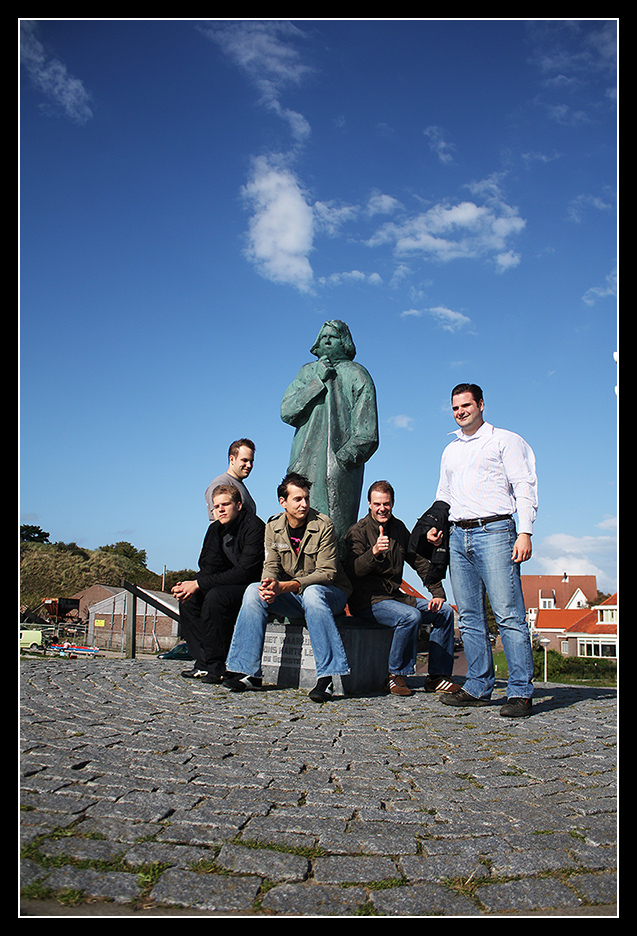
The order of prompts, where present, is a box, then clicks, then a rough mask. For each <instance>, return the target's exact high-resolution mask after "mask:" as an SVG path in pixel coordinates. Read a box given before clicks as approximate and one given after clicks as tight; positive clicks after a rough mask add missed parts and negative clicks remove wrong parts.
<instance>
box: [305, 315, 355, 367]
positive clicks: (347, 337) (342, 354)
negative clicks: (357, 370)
mask: <svg viewBox="0 0 637 936" xmlns="http://www.w3.org/2000/svg"><path fill="white" fill-rule="evenodd" d="M310 352H311V353H312V354H314V355H316V357H324V356H325V357H329V358H330V360H331V361H338V360H341V361H344V360H350V361H353V360H354V357H355V356H356V345H355V344H354V342H353V340H352V335H351V333H350V330H349V328H348V327H347V325H346V324H345V322H341V321H340V319H331V320H330V321H329V322H324V323H323V325H322V326H321V330H320V332H319V333H318V336H317V339H316V341H315V342H314V344H313V345H312V347H311V348H310Z"/></svg>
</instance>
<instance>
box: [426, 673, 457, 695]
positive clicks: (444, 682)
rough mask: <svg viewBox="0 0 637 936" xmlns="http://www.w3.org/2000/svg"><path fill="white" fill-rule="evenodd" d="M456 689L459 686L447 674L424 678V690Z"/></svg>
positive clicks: (450, 690)
mask: <svg viewBox="0 0 637 936" xmlns="http://www.w3.org/2000/svg"><path fill="white" fill-rule="evenodd" d="M458 689H460V686H459V685H458V684H457V683H455V682H452V681H451V679H450V678H449V677H448V676H427V678H426V679H425V691H426V692H457V691H458Z"/></svg>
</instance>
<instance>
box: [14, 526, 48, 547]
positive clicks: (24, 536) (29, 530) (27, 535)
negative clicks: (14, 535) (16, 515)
mask: <svg viewBox="0 0 637 936" xmlns="http://www.w3.org/2000/svg"><path fill="white" fill-rule="evenodd" d="M20 542H21V543H48V542H49V534H48V533H45V532H44V530H42V529H41V528H40V527H39V526H33V525H32V524H30V523H23V524H21V526H20Z"/></svg>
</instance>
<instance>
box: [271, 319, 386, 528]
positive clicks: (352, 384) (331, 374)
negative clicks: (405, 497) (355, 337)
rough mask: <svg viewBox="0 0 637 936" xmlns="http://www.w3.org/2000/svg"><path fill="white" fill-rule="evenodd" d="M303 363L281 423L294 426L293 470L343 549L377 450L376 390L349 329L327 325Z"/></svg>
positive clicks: (285, 398)
mask: <svg viewBox="0 0 637 936" xmlns="http://www.w3.org/2000/svg"><path fill="white" fill-rule="evenodd" d="M310 351H311V353H312V354H314V355H315V356H316V357H317V358H318V360H317V361H315V362H311V363H309V364H304V365H303V367H302V368H301V370H300V371H299V372H298V374H297V375H296V377H295V378H294V380H293V381H292V383H291V384H290V386H289V387H288V388H287V390H286V391H285V394H284V395H283V400H282V402H281V419H282V420H283V422H285V423H288V424H289V425H290V426H294V428H295V429H296V432H295V434H294V439H293V440H292V450H291V453H290V465H289V468H288V471H295V472H298V474H301V475H303V476H304V477H306V478H307V479H308V481H311V482H312V492H311V503H312V507H314V509H315V510H318V511H319V512H320V513H323V514H327V516H328V517H329V518H330V519H331V520H332V522H333V524H334V528H335V532H336V537H337V541H338V542H339V545H340V544H342V542H343V540H344V537H345V534H346V533H347V531H348V529H349V528H350V526H351V525H352V524H353V523H356V522H357V520H358V508H359V504H360V497H361V490H362V487H363V472H364V468H365V462H366V461H368V460H369V459H370V458H371V457H372V455H373V454H374V452H375V451H376V449H377V448H378V412H377V407H376V389H375V387H374V383H373V381H372V378H371V377H370V375H369V373H368V372H367V371H366V370H365V368H364V367H363V366H362V365H361V364H357V363H355V362H354V357H355V355H356V348H355V346H354V342H353V341H352V336H351V334H350V330H349V328H348V327H347V325H346V324H345V322H341V321H339V320H338V319H334V320H332V321H329V322H325V324H324V325H323V326H322V328H321V330H320V331H319V334H318V337H317V339H316V341H315V342H314V345H313V347H312V348H311V349H310Z"/></svg>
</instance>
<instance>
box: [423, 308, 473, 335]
mask: <svg viewBox="0 0 637 936" xmlns="http://www.w3.org/2000/svg"><path fill="white" fill-rule="evenodd" d="M427 312H428V313H429V315H432V316H433V317H434V318H435V319H436V321H437V322H438V324H439V325H440V327H441V328H444V329H445V331H451V332H454V331H458V330H459V329H460V328H465V327H466V326H467V325H470V324H471V319H470V318H469V316H468V315H463V313H462V312H454V310H453V309H448V308H447V307H446V306H434V308H432V309H427Z"/></svg>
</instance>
